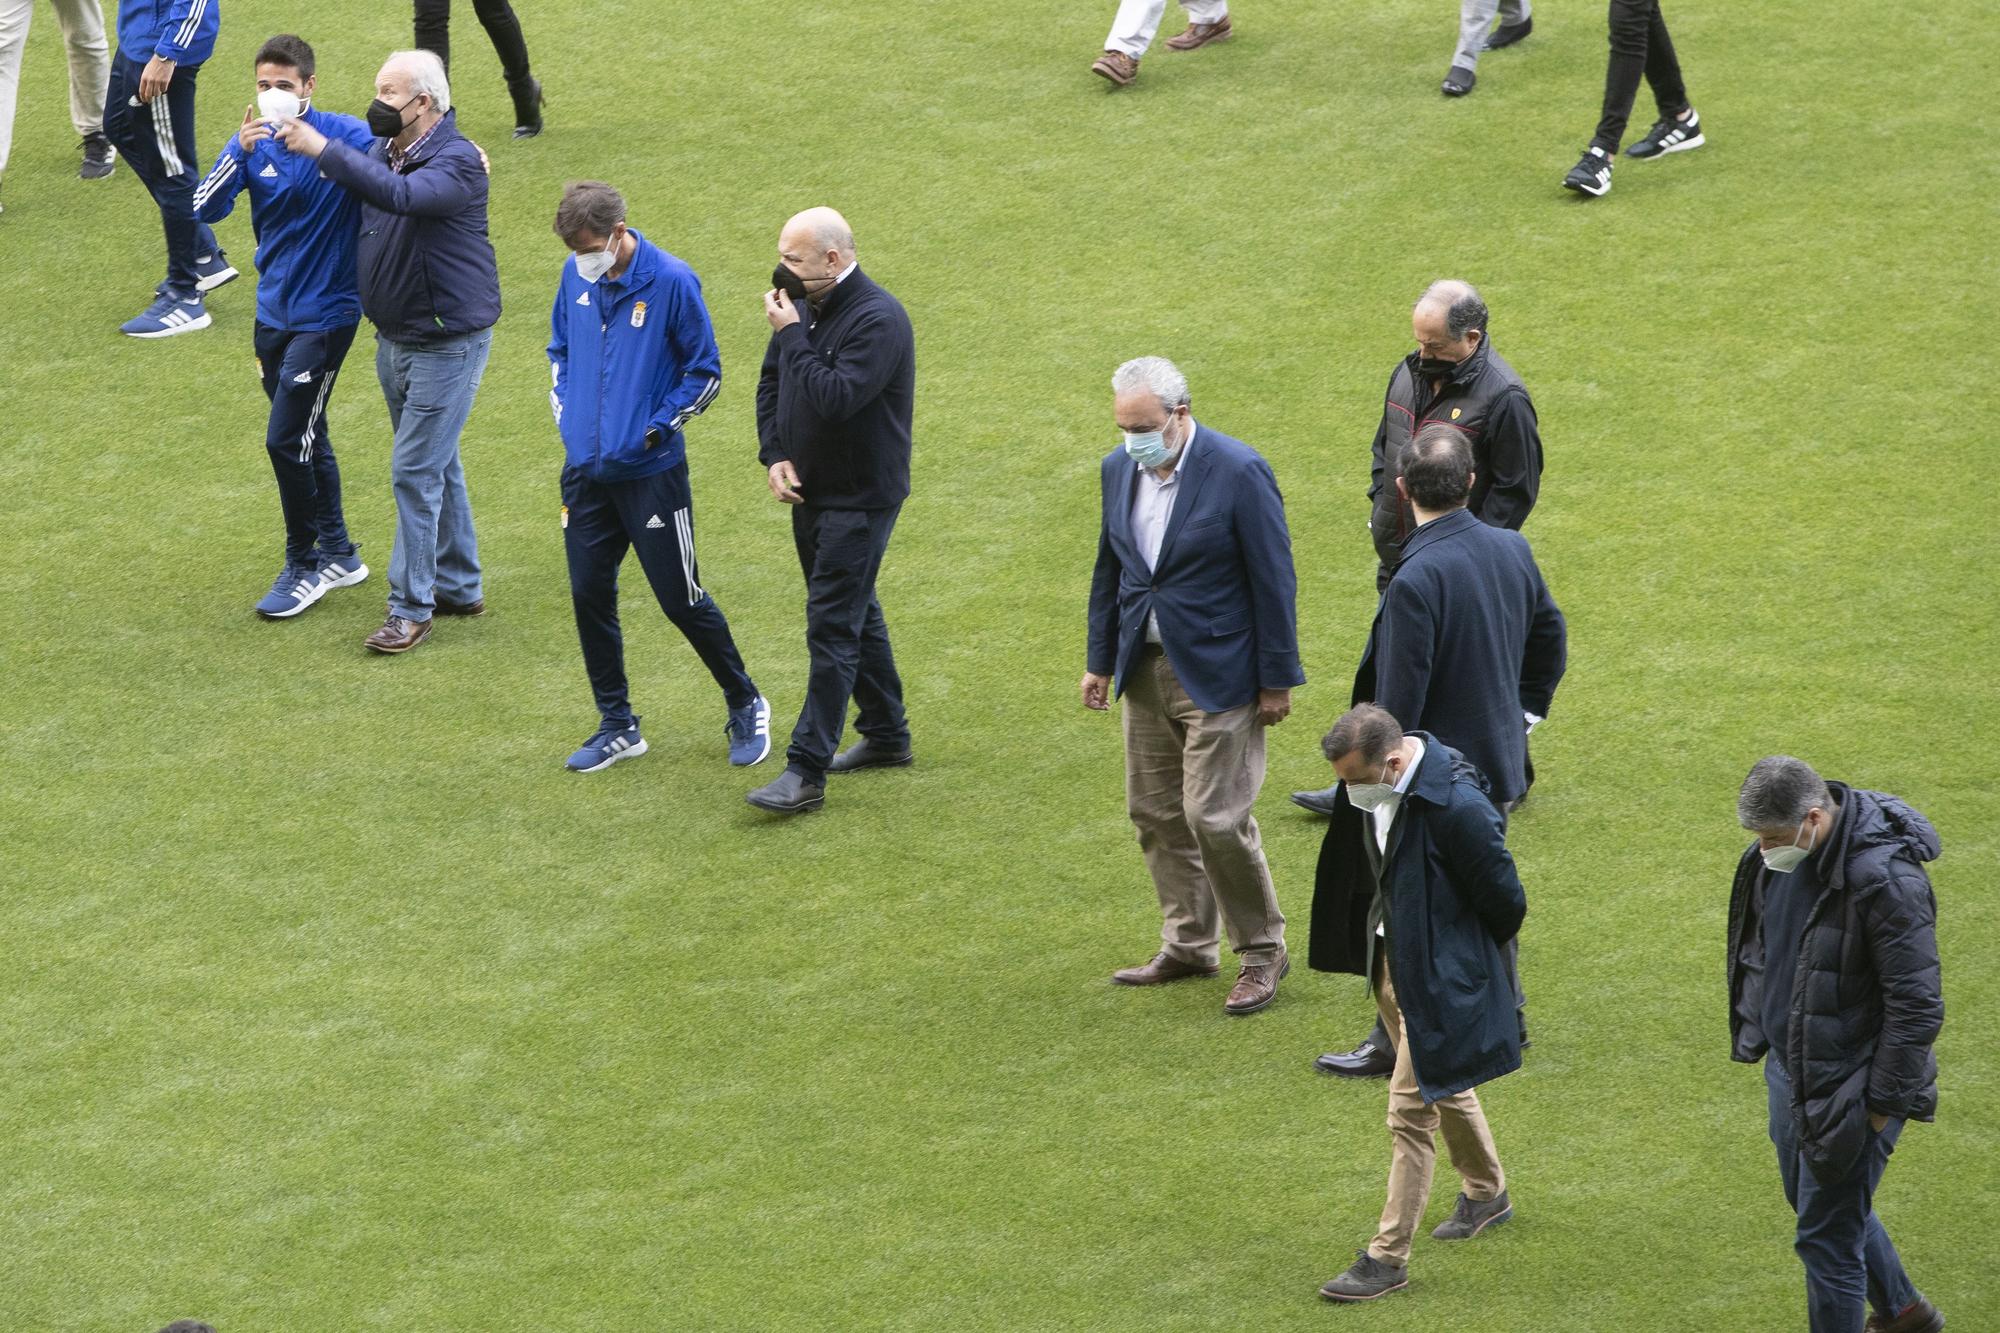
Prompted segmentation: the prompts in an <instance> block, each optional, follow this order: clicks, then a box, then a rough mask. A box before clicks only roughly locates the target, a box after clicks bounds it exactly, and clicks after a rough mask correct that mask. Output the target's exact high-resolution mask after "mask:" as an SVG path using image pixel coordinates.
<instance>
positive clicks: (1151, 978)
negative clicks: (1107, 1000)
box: [1111, 949, 1222, 986]
mask: <svg viewBox="0 0 2000 1333" xmlns="http://www.w3.org/2000/svg"><path fill="white" fill-rule="evenodd" d="M1221 971H1222V969H1221V968H1220V967H1219V966H1217V965H1216V964H1214V963H1209V964H1208V965H1206V966H1203V965H1202V964H1200V963H1190V962H1185V961H1183V960H1182V959H1179V958H1176V957H1174V956H1173V955H1172V954H1170V953H1168V952H1167V951H1166V950H1165V949H1162V950H1160V952H1159V953H1157V954H1155V955H1153V961H1152V962H1150V963H1141V964H1140V965H1139V966H1137V967H1121V968H1119V969H1118V970H1117V971H1116V972H1113V973H1112V974H1111V979H1112V980H1113V981H1115V982H1117V983H1118V984H1119V985H1121V986H1159V985H1163V984H1164V983H1166V982H1169V981H1185V980H1186V979H1187V978H1189V977H1212V976H1216V975H1218V974H1219V973H1220V972H1221Z"/></svg>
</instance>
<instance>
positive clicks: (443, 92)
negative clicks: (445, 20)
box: [382, 51, 451, 111]
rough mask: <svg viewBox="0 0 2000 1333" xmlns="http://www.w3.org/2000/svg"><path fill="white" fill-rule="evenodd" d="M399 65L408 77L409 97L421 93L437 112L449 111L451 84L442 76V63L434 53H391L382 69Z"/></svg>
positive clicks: (383, 63)
mask: <svg viewBox="0 0 2000 1333" xmlns="http://www.w3.org/2000/svg"><path fill="white" fill-rule="evenodd" d="M391 65H401V66H402V67H403V69H404V71H405V72H406V73H408V75H409V77H410V95H411V96H413V97H414V96H416V95H417V94H419V93H422V94H423V95H424V96H426V97H428V98H430V99H431V105H432V106H435V107H436V108H437V109H438V110H439V111H449V110H451V82H450V80H448V79H446V78H445V76H444V61H442V60H439V59H438V58H437V53H436V52H434V51H391V52H390V53H389V58H388V59H387V60H385V61H383V62H382V68H383V69H387V68H389V66H391Z"/></svg>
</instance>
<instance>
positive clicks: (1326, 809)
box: [1292, 782, 1340, 815]
mask: <svg viewBox="0 0 2000 1333" xmlns="http://www.w3.org/2000/svg"><path fill="white" fill-rule="evenodd" d="M1339 790H1340V784H1339V783H1337V782H1336V783H1334V784H1333V785H1332V786H1331V787H1328V788H1326V789H1325V790H1323V791H1295V792H1293V793H1292V804H1293V805H1296V806H1298V807H1299V808H1300V809H1301V810H1310V811H1312V812H1313V813H1314V814H1316V815H1330V814H1332V813H1333V797H1334V793H1336V792H1338V791H1339Z"/></svg>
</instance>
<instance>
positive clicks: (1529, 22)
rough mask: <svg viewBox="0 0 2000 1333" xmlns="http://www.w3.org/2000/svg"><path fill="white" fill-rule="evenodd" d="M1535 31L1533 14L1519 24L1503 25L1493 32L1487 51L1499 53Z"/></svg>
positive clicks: (1488, 39)
mask: <svg viewBox="0 0 2000 1333" xmlns="http://www.w3.org/2000/svg"><path fill="white" fill-rule="evenodd" d="M1534 30H1535V19H1534V16H1533V15H1532V14H1531V15H1529V16H1528V17H1527V18H1524V19H1522V20H1521V21H1520V22H1519V23H1503V24H1501V25H1500V26H1499V27H1497V28H1495V29H1494V30H1493V35H1492V36H1491V37H1488V38H1487V39H1486V49H1487V50H1489V51H1498V50H1499V49H1500V48H1501V47H1503V46H1512V45H1513V44H1514V43H1516V42H1518V41H1520V40H1521V39H1522V38H1523V37H1526V36H1527V35H1528V34H1529V33H1531V32H1533V31H1534Z"/></svg>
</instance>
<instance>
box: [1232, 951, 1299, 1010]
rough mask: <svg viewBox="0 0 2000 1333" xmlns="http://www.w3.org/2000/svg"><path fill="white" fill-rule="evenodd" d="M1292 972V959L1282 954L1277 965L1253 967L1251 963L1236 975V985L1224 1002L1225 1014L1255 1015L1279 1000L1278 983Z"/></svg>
mask: <svg viewBox="0 0 2000 1333" xmlns="http://www.w3.org/2000/svg"><path fill="white" fill-rule="evenodd" d="M1291 970H1292V957H1291V955H1290V954H1284V953H1281V954H1279V955H1278V961H1277V962H1275V963H1265V964H1264V965H1263V966H1261V967H1253V966H1251V965H1250V964H1249V963H1245V964H1244V965H1243V970H1242V971H1241V972H1238V973H1237V974H1236V985H1235V986H1233V987H1232V988H1231V989H1230V991H1229V998H1228V999H1227V1000H1224V1001H1223V1002H1222V1009H1223V1012H1224V1013H1230V1014H1237V1015H1242V1014H1254V1013H1256V1012H1257V1011H1258V1010H1259V1009H1262V1008H1263V1007H1264V1006H1265V1005H1267V1004H1269V1003H1270V1002H1271V1001H1273V1000H1275V999H1277V998H1278V983H1279V982H1280V981H1283V980H1284V979H1285V974H1286V973H1287V972H1289V971H1291Z"/></svg>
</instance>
